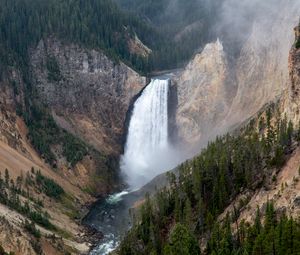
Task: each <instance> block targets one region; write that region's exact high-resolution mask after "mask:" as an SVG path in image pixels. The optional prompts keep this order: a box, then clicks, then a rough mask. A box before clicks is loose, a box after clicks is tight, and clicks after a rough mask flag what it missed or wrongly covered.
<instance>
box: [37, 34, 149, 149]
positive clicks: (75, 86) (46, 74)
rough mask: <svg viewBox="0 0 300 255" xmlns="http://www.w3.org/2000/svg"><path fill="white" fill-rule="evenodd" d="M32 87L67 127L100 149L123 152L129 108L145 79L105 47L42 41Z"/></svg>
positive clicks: (39, 46)
mask: <svg viewBox="0 0 300 255" xmlns="http://www.w3.org/2000/svg"><path fill="white" fill-rule="evenodd" d="M31 68H32V73H33V79H34V86H35V88H36V91H37V94H38V96H39V97H40V98H41V100H42V101H43V102H45V103H46V104H47V105H48V106H49V107H50V109H51V110H52V113H53V116H54V119H55V120H56V122H57V123H58V124H59V125H60V126H61V127H62V128H64V129H66V130H68V131H69V132H71V133H73V134H75V135H77V136H79V137H81V138H82V139H83V140H84V141H86V142H87V143H88V144H90V145H92V146H94V147H95V148H96V149H97V150H99V151H102V152H105V153H119V152H120V151H121V148H122V138H123V137H122V136H123V134H124V129H123V126H124V122H125V117H126V112H127V110H128V108H129V105H130V103H131V100H132V98H133V97H134V96H135V95H136V94H138V92H139V91H140V90H141V89H142V88H143V87H144V86H145V85H146V79H145V78H144V77H141V76H139V75H138V74H137V73H136V72H135V71H133V70H132V69H130V68H129V67H127V66H126V65H124V64H123V63H117V64H116V63H114V62H113V61H111V60H110V59H109V58H108V57H106V56H105V55H104V54H103V53H102V52H98V51H95V50H86V49H82V48H80V47H79V46H76V45H67V44H63V43H61V42H60V41H58V40H56V39H54V38H51V39H48V40H45V41H41V42H40V43H39V44H38V47H37V48H36V49H35V50H33V52H32V55H31Z"/></svg>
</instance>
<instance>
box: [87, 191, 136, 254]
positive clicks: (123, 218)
mask: <svg viewBox="0 0 300 255" xmlns="http://www.w3.org/2000/svg"><path fill="white" fill-rule="evenodd" d="M137 199H138V197H137V196H136V195H133V194H130V193H129V192H128V191H122V192H120V193H117V194H114V195H111V196H109V197H107V198H106V199H101V200H99V201H98V202H97V203H96V204H95V205H94V206H93V208H92V209H91V211H90V212H89V214H88V215H87V216H86V218H85V219H84V224H87V225H89V226H91V227H93V228H95V229H97V230H98V231H100V232H102V233H103V235H104V237H103V239H101V240H99V244H98V245H97V246H96V247H95V248H94V249H93V250H92V251H91V252H90V255H107V254H109V253H110V252H112V251H113V250H114V249H116V248H117V247H118V245H119V244H120V241H121V237H122V236H123V235H124V234H125V233H126V232H127V231H128V230H129V229H130V227H131V221H130V215H129V209H130V208H131V207H132V205H133V204H134V202H135V201H136V200H137Z"/></svg>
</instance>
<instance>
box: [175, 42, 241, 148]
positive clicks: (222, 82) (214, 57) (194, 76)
mask: <svg viewBox="0 0 300 255" xmlns="http://www.w3.org/2000/svg"><path fill="white" fill-rule="evenodd" d="M175 83H176V84H177V90H178V109H177V116H176V122H177V125H178V135H179V137H180V138H183V139H184V140H185V141H186V142H188V143H193V142H195V141H196V140H198V141H199V140H200V138H201V136H202V135H203V132H205V130H207V129H209V128H210V127H214V126H215V125H216V124H217V123H218V121H220V119H223V118H224V117H225V114H226V113H227V112H228V110H229V106H230V104H231V98H232V97H231V95H232V91H234V86H235V85H234V83H230V81H229V69H228V64H227V60H226V56H225V52H224V50H223V46H222V44H221V42H220V41H219V40H218V41H217V42H215V43H210V44H208V45H206V47H205V48H204V50H203V51H202V52H201V53H199V54H197V55H196V56H195V57H194V59H193V60H192V61H191V62H190V63H189V64H188V65H187V67H186V68H185V70H184V71H183V72H182V73H181V74H180V76H179V77H177V79H175Z"/></svg>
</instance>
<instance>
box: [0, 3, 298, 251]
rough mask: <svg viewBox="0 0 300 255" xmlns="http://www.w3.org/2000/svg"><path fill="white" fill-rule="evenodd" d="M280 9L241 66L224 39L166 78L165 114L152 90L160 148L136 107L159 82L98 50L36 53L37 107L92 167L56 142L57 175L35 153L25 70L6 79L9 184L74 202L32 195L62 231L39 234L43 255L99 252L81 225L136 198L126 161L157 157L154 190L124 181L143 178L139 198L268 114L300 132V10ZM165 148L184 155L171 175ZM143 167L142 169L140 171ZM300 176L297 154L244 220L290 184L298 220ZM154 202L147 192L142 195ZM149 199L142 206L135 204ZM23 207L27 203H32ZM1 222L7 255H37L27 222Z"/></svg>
mask: <svg viewBox="0 0 300 255" xmlns="http://www.w3.org/2000/svg"><path fill="white" fill-rule="evenodd" d="M278 3H279V4H278V6H277V7H276V9H277V10H280V12H272V11H270V12H263V11H262V12H260V13H258V14H257V16H256V17H255V21H254V22H253V24H251V29H249V32H247V33H246V35H245V38H243V40H242V43H241V46H240V48H239V49H240V50H239V51H238V52H239V53H238V54H235V55H232V51H233V50H232V49H230V47H229V46H228V44H230V42H229V41H227V39H226V38H225V37H222V35H220V38H215V39H214V41H213V42H208V43H207V44H206V46H204V47H203V49H200V50H199V51H198V52H196V53H195V54H194V56H193V57H192V59H191V60H190V61H189V62H188V63H187V64H186V65H185V67H184V68H183V69H181V70H177V71H176V72H174V73H173V74H171V75H170V76H168V79H169V80H168V82H167V83H168V86H169V87H168V91H164V93H161V94H159V95H158V96H159V99H160V100H162V97H164V98H165V97H166V96H167V97H168V98H165V99H164V100H165V101H164V104H163V105H164V108H163V109H162V108H159V106H158V105H159V103H157V102H156V101H155V100H156V99H157V98H156V97H155V96H157V93H158V92H157V91H155V90H154V89H153V90H152V96H154V99H153V100H152V101H151V102H150V103H153V102H154V103H155V102H156V105H157V107H156V108H157V109H158V110H157V111H158V112H159V114H161V112H164V115H163V118H162V119H160V120H159V123H160V124H161V126H159V128H160V130H161V132H162V133H163V134H159V137H156V140H157V141H156V143H155V144H154V145H153V146H152V145H151V146H152V147H151V146H150V143H151V141H152V140H153V139H154V138H153V139H152V140H151V141H146V139H145V141H146V142H145V141H141V139H142V138H143V136H145V134H146V135H149V134H152V133H151V132H152V131H151V130H145V129H146V128H147V127H148V126H147V125H148V123H149V122H148V121H149V119H151V114H152V113H153V112H151V111H150V110H149V109H148V110H149V111H148V112H147V116H144V115H143V114H144V109H142V106H141V105H138V100H139V99H140V98H142V96H143V95H145V94H147V89H148V90H149V91H150V89H151V84H152V83H153V81H152V83H151V82H150V84H149V79H148V77H146V76H144V75H142V74H139V73H138V72H137V71H135V70H134V69H133V68H131V67H129V66H128V65H127V63H124V62H122V61H120V60H114V59H112V58H111V57H110V56H108V55H107V54H106V53H104V52H102V51H101V50H99V49H93V48H88V47H83V46H82V45H79V44H76V43H70V42H65V41H62V40H60V39H58V38H57V37H55V36H49V37H47V38H43V39H41V40H39V42H38V43H37V45H36V47H33V48H31V49H30V57H29V62H28V67H29V70H30V78H31V83H30V86H31V88H32V94H30V97H31V98H30V100H32V101H34V102H35V103H36V104H37V105H41V106H43V107H45V109H47V112H48V113H49V115H50V116H51V118H53V120H54V122H55V125H57V126H58V127H59V129H60V130H63V131H61V132H64V133H67V134H71V135H72V136H74V137H75V138H76V139H78V140H79V141H82V143H83V144H84V146H86V148H88V152H87V153H86V154H85V155H84V156H83V158H82V159H81V160H79V161H78V162H76V164H75V165H72V164H71V163H70V162H68V160H67V158H66V156H65V155H64V148H63V146H62V145H61V144H60V143H59V142H57V143H54V144H52V145H51V146H50V149H51V151H52V152H53V154H54V155H55V157H56V161H55V167H53V165H52V164H50V163H49V162H47V161H46V160H45V158H44V156H43V155H41V154H40V153H39V152H38V151H37V150H36V148H35V147H34V146H33V145H32V141H31V139H30V136H29V127H28V126H27V124H26V115H21V114H19V108H20V107H21V108H22V107H23V108H24V106H25V101H26V100H28V98H27V96H28V95H27V94H26V93H28V91H27V90H26V86H27V85H26V84H25V83H24V81H23V79H22V74H21V71H20V70H18V69H17V68H14V67H11V68H9V70H8V72H7V74H6V75H5V77H4V79H2V81H1V82H0V172H1V174H2V176H4V175H5V170H6V169H8V171H9V174H10V177H11V178H12V180H14V182H16V181H17V178H18V177H19V176H26V175H28V174H29V175H30V171H31V169H32V168H34V169H39V170H40V171H41V173H42V175H43V176H46V177H47V178H50V179H51V180H54V181H55V182H56V183H58V184H59V185H60V186H61V187H63V189H64V191H65V192H66V194H67V195H66V196H64V197H63V200H56V199H53V198H50V197H48V196H47V195H45V194H42V193H41V192H40V191H39V190H36V189H35V188H30V191H31V192H32V196H33V197H34V198H35V199H42V200H43V201H44V209H43V210H46V211H47V212H48V213H49V214H50V221H51V222H52V223H53V224H54V225H55V226H59V227H60V228H62V229H64V231H65V232H60V233H57V232H55V231H52V230H47V229H45V228H42V227H38V228H39V230H40V231H41V233H42V236H43V237H42V239H41V246H42V249H43V250H44V251H45V254H63V252H66V251H68V252H70V251H71V252H72V253H74V254H86V253H88V251H89V250H90V249H91V246H92V245H95V244H97V243H93V244H91V238H90V237H89V236H88V235H89V233H90V232H89V231H90V230H87V229H86V228H85V227H83V226H82V225H81V220H82V218H83V216H85V215H86V214H87V212H88V211H89V209H90V206H91V205H92V204H93V203H94V202H95V201H96V200H97V199H98V198H100V200H101V199H105V198H106V197H107V195H109V194H112V193H115V192H118V191H122V190H124V189H125V188H126V187H128V186H127V184H128V183H126V181H124V179H123V176H122V172H121V170H120V165H119V159H120V157H121V155H123V154H124V153H125V154H124V157H125V161H126V159H127V161H126V162H125V163H127V167H128V165H130V163H131V162H130V160H136V161H137V160H138V159H141V158H142V159H145V154H149V155H148V156H149V159H147V163H149V164H150V167H149V166H147V167H146V168H145V169H146V170H145V173H142V175H143V176H142V177H143V178H144V177H145V176H146V178H144V179H143V180H142V181H137V180H135V179H134V178H138V176H137V175H136V173H138V172H139V170H140V166H138V167H137V169H133V168H132V166H131V167H129V168H130V169H129V170H128V171H127V174H128V173H129V174H130V175H133V174H134V175H135V176H130V177H131V179H130V181H129V184H132V183H134V182H139V185H138V187H140V186H141V185H140V184H141V183H142V184H145V183H146V182H149V181H151V179H152V178H153V177H155V176H156V175H159V174H161V173H163V172H164V171H167V170H171V169H170V168H173V167H175V166H176V165H177V163H180V162H183V161H184V160H186V159H189V158H192V157H193V156H194V155H196V154H198V153H199V151H200V149H201V148H203V147H205V146H206V145H207V143H208V142H209V141H211V140H213V139H214V138H215V137H216V136H218V135H221V134H225V133H227V132H231V131H235V130H237V129H238V128H240V127H241V126H243V125H244V124H245V123H247V122H248V121H249V120H250V119H253V118H255V116H256V115H257V114H259V113H260V111H262V109H264V107H265V106H267V105H269V104H270V103H275V104H278V105H279V109H280V110H279V111H280V114H281V116H282V117H283V116H287V118H288V119H289V120H291V121H292V122H293V124H294V126H296V127H298V126H299V120H300V112H299V104H300V103H299V102H300V98H299V96H300V94H299V93H300V92H299V86H300V74H299V69H300V49H299V47H297V42H299V41H300V39H299V38H300V30H299V27H296V28H295V30H294V32H295V34H296V40H295V38H294V33H293V29H292V28H293V27H294V26H295V25H296V24H297V22H298V15H299V11H300V4H299V3H297V2H296V1H288V4H287V3H286V2H285V1H278ZM196 25H197V24H195V26H196ZM227 29H229V28H227ZM135 42H136V43H137V44H138V45H133V44H134V42H132V41H130V43H131V44H130V45H131V50H132V51H138V52H139V54H141V55H143V56H145V55H147V54H150V53H151V49H150V47H149V48H148V47H147V46H145V45H143V43H142V42H141V40H140V39H139V38H138V37H135ZM295 42H296V43H295ZM232 47H234V46H232ZM288 56H289V57H288ZM157 79H161V78H160V77H159V78H157ZM156 81H158V80H156ZM154 82H155V80H154ZM152 85H153V84H152ZM161 85H162V84H161ZM149 91H148V92H149ZM153 91H154V92H153ZM150 92H151V91H150ZM150 92H149V93H150ZM150 94H151V93H150ZM168 100H169V101H168ZM162 101H163V100H162ZM135 103H137V105H138V107H139V108H138V109H137V110H141V112H140V114H138V117H137V119H138V120H141V119H143V118H145V119H147V120H145V123H143V125H141V126H140V127H138V125H139V123H137V122H135V123H131V121H132V116H133V114H134V111H135V108H134V106H135ZM154 103H153V104H154ZM160 103H161V102H160ZM160 107H162V106H161V105H160ZM166 115H167V116H166ZM160 117H161V116H160ZM167 117H169V119H166V118H167ZM153 118H154V117H153ZM155 118H158V117H157V116H156V117H155ZM152 123H153V121H152ZM130 125H132V126H130ZM134 128H140V130H139V132H140V133H139V136H138V137H135V139H136V140H138V143H140V147H139V148H135V149H136V150H134V151H129V152H131V154H130V153H129V152H128V150H127V153H128V154H126V138H127V142H128V141H130V140H131V141H133V142H134V143H135V144H136V142H137V141H136V140H135V139H130V137H131V136H134V135H135V134H136V133H135V134H133V135H132V134H131V133H130V129H134ZM152 136H154V135H152ZM164 139H167V141H165V140H164ZM154 140H155V139H154ZM163 141H165V143H169V142H170V144H168V146H169V145H171V146H174V148H176V153H174V154H173V156H174V155H176V156H174V157H177V155H179V154H180V157H179V156H178V157H177V159H176V163H174V162H175V161H173V165H174V166H173V165H172V164H171V165H172V166H171V165H168V164H164V162H165V161H167V157H168V153H166V155H167V156H165V154H163V153H161V152H160V151H159V152H158V151H156V149H155V148H156V146H157V145H158V144H160V142H163ZM135 144H134V145H131V148H132V147H134V146H135ZM145 144H146V145H147V144H148V145H149V146H148V147H147V146H146V145H145ZM128 146H129V145H128ZM145 148H146V149H145ZM177 148H178V151H177ZM127 149H128V148H127ZM158 154H161V155H159V156H160V157H158V158H159V160H157V159H156V158H157V155H158ZM136 155H138V156H139V158H136V159H135V158H134V157H136ZM128 157H129V160H128ZM152 161H153V162H152ZM154 161H155V162H154ZM158 161H159V162H158ZM123 163H124V158H123ZM142 163H145V162H142ZM121 164H122V161H121ZM157 164H160V169H157V168H158V167H157ZM298 165H299V150H298V149H296V150H295V151H294V152H293V154H292V156H291V158H290V159H289V161H288V163H287V165H286V166H285V167H284V168H282V169H281V170H280V171H279V173H278V178H277V182H276V183H275V184H273V186H272V189H273V190H272V191H271V192H265V191H264V190H259V191H256V193H255V196H254V197H253V199H252V200H251V201H250V206H251V208H252V210H251V211H247V212H246V211H245V212H244V213H243V214H242V215H241V216H240V219H242V218H251V215H253V213H254V208H255V205H256V204H257V203H258V204H261V206H263V205H264V204H265V203H266V201H267V198H269V197H273V198H275V199H276V198H278V195H277V193H278V191H279V190H280V189H281V185H282V183H285V182H287V183H288V187H287V188H286V189H285V190H284V192H285V193H283V194H281V196H280V199H277V200H278V205H279V206H280V208H281V209H282V208H286V210H287V211H288V212H289V213H291V214H297V213H298V212H299V208H298V202H297V201H298V200H299V197H298V192H297V190H299V185H298V184H299V183H294V179H293V178H294V177H295V176H296V175H297V171H298V169H297V168H298ZM151 168H156V169H151ZM121 169H122V167H121ZM147 171H150V172H151V174H147V173H146V172H147ZM31 175H32V176H34V174H32V173H31ZM160 178H162V179H160ZM125 180H126V179H125ZM127 180H128V179H127ZM155 182H156V183H155ZM162 183H163V184H166V178H165V176H161V177H157V178H156V179H155V180H154V184H151V183H150V184H148V186H147V185H146V186H145V187H144V190H146V191H148V192H153V191H154V190H155V188H156V186H160V184H162ZM146 191H145V192H143V190H142V191H141V193H142V195H144V194H145V193H146ZM142 195H137V197H138V200H139V199H141V196H142ZM243 195H244V194H241V196H243ZM237 199H238V198H237ZM22 200H24V201H27V200H28V198H26V197H25V196H23V197H22ZM258 200H259V201H258ZM229 210H232V208H231V207H230V206H229V207H228V208H227V210H226V211H229ZM75 212H76V213H75ZM224 214H225V213H224ZM0 216H2V218H1V233H2V234H0V244H1V245H2V246H3V248H4V249H5V251H14V253H15V254H24V255H27V254H28V255H29V254H37V252H36V250H34V247H33V244H32V242H31V240H32V238H31V235H30V234H29V233H28V232H26V231H24V230H23V222H24V221H25V218H26V217H24V215H21V214H19V213H17V212H15V211H14V210H12V209H11V208H8V207H7V206H5V205H1V207H0ZM12 216H13V217H12ZM223 217H224V215H223ZM12 218H14V219H12ZM220 218H222V216H220ZM91 225H92V224H91ZM7 233H9V234H7ZM52 235H54V236H55V235H57V240H56V241H53V240H51V238H50V236H52ZM59 236H61V237H62V236H63V237H62V238H60V237H59ZM16 238H17V239H18V240H20V241H19V242H20V245H18V247H16V246H15V245H14V240H15V239H16ZM54 239H55V238H54ZM61 247H63V248H61Z"/></svg>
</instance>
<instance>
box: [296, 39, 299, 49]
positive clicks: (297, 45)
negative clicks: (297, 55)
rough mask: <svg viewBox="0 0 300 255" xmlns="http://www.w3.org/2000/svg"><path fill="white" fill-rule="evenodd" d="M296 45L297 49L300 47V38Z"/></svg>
mask: <svg viewBox="0 0 300 255" xmlns="http://www.w3.org/2000/svg"><path fill="white" fill-rule="evenodd" d="M295 47H296V49H299V48H300V39H298V40H297V42H296V45H295Z"/></svg>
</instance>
